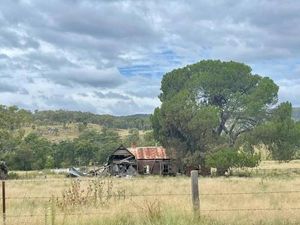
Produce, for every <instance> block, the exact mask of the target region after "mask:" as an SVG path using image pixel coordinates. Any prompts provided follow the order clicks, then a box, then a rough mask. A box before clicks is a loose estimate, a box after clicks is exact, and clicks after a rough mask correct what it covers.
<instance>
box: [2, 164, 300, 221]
mask: <svg viewBox="0 0 300 225" xmlns="http://www.w3.org/2000/svg"><path fill="white" fill-rule="evenodd" d="M296 164H298V162H297V161H295V162H292V163H291V164H287V165H284V164H277V163H271V162H264V163H263V164H262V165H261V167H267V168H274V167H275V168H277V166H279V167H284V168H288V167H289V166H290V165H292V166H295V165H296ZM106 179H107V178H106ZM72 181H73V179H66V178H49V177H48V178H47V179H45V178H44V179H42V178H40V179H35V180H26V181H25V180H24V181H22V180H9V181H7V184H6V186H7V197H8V199H7V216H8V218H7V220H8V222H9V223H8V224H10V223H13V224H15V223H20V222H22V223H24V221H26V222H28V223H30V224H51V221H52V220H53V219H54V222H55V224H78V225H79V224H188V223H189V224H298V221H300V213H299V212H300V201H299V197H300V192H298V193H297V192H295V193H293V192H290V193H288V192H287V191H300V176H297V175H293V176H288V177H284V176H280V177H274V176H269V177H268V176H265V177H250V178H238V177H229V178H202V177H201V178H199V183H200V193H201V194H203V195H202V196H201V197H200V199H201V210H202V211H201V218H202V220H201V221H198V220H196V221H195V219H194V217H193V215H192V207H191V196H190V195H189V194H190V189H191V188H190V178H188V177H137V178H130V179H129V178H128V179H127V178H111V179H109V180H103V179H101V180H98V181H97V179H96V180H95V179H91V178H82V179H80V181H79V182H80V188H79V189H78V190H76V192H80V191H83V193H86V192H87V191H88V187H89V186H90V184H91V182H104V183H102V185H104V186H102V189H103V191H104V192H107V189H108V188H109V189H111V190H112V191H111V195H112V196H117V193H118V192H119V191H121V190H122V191H123V190H125V192H124V193H123V192H122V197H121V198H120V196H119V197H118V198H117V197H111V198H110V199H109V200H108V201H107V202H106V203H107V204H94V202H95V201H94V200H95V198H94V197H93V196H94V194H93V192H92V191H91V192H90V196H89V198H91V199H90V200H89V201H91V202H90V204H88V203H85V204H77V205H74V207H73V206H71V207H68V209H67V210H65V209H62V208H61V207H59V206H58V205H57V204H54V205H53V203H51V196H54V199H56V198H57V197H59V199H60V197H62V194H63V192H64V191H67V190H70V187H72ZM108 181H109V182H108ZM110 183H111V184H110ZM109 184H110V185H112V186H111V187H108V186H107V187H105V185H109ZM282 191H286V193H267V192H282ZM262 192H266V193H262ZM221 193H223V194H221ZM226 193H235V194H226ZM237 193H248V194H237ZM207 194H208V195H207ZM215 194H216V195H215ZM220 194H221V195H220ZM83 195H84V194H82V196H83ZM30 196H31V197H47V196H48V198H33V199H31V198H29V197H30ZM103 196H105V195H103ZM292 208H293V209H292ZM237 209H242V210H241V211H238V210H237ZM264 209H266V210H264ZM267 209H268V210H267ZM271 209H281V210H271ZM210 210H211V211H210ZM214 210H224V211H214ZM231 210H234V211H231ZM52 214H55V217H52V216H51V215H52ZM69 214H71V215H69ZM78 214H80V215H78ZM24 215H27V216H28V217H18V216H24ZM31 215H32V216H31ZM9 216H16V217H9ZM35 216H36V217H35ZM100 221H102V222H100ZM104 221H105V223H104ZM184 221H185V222H187V223H184ZM188 221H189V222H188ZM52 222H53V221H52Z"/></svg>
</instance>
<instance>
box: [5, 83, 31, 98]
mask: <svg viewBox="0 0 300 225" xmlns="http://www.w3.org/2000/svg"><path fill="white" fill-rule="evenodd" d="M0 92H8V93H17V94H22V95H28V94H29V92H28V91H27V90H26V89H25V88H20V87H17V86H13V85H10V84H6V83H2V82H0Z"/></svg>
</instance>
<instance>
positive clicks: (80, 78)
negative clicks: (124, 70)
mask: <svg viewBox="0 0 300 225" xmlns="http://www.w3.org/2000/svg"><path fill="white" fill-rule="evenodd" d="M43 77H44V78H46V79H49V80H51V81H54V82H56V83H58V84H62V85H66V86H74V85H75V86H76V85H81V86H91V87H98V88H99V87H101V88H112V87H117V86H119V85H120V84H122V83H124V82H125V80H124V78H123V77H122V76H121V75H120V74H119V72H118V70H117V69H115V68H108V69H102V70H96V69H85V68H79V69H67V70H62V71H53V72H48V73H45V74H43Z"/></svg>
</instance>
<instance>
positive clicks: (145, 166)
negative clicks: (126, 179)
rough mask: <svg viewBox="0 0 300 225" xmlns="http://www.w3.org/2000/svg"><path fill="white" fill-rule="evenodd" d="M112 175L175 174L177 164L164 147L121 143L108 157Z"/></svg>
mask: <svg viewBox="0 0 300 225" xmlns="http://www.w3.org/2000/svg"><path fill="white" fill-rule="evenodd" d="M107 163H108V166H109V173H110V174H111V175H120V176H123V175H135V174H152V175H175V174H176V171H175V164H174V163H173V160H172V159H171V158H170V157H169V156H168V155H167V151H166V149H165V148H163V147H131V148H125V147H124V146H123V145H121V146H120V147H119V148H117V149H116V150H115V151H114V152H113V153H112V154H111V155H110V156H109V158H108V162H107Z"/></svg>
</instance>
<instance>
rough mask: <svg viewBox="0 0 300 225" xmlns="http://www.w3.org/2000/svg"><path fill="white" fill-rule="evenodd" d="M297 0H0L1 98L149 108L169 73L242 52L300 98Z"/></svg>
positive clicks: (100, 108) (38, 104)
mask: <svg viewBox="0 0 300 225" xmlns="http://www.w3.org/2000/svg"><path fill="white" fill-rule="evenodd" d="M299 12H300V2H298V1H293V0H290V1H288V0H286V1H281V0H277V1H276V0H274V1H271V0H269V1H264V0H241V1H236V0H232V1H230V0H224V1H222V0H219V1H211V0H201V1H200V0H194V1H188V0H186V1H184V0H178V1H176V0H170V1H155V0H153V1H151V0H149V1H141V0H140V1H139V0H135V1H117V0H115V1H113V0H110V1H108V0H107V1H104V0H103V1H100V0H98V1H96V0H50V1H45V0H1V4H0V104H6V105H18V106H19V107H22V108H26V109H31V110H34V109H38V110H44V109H68V110H80V111H89V112H94V113H100V114H103V113H109V114H114V115H126V114H136V113H151V112H152V111H153V109H154V108H155V107H156V106H158V105H159V104H160V102H159V100H158V98H157V95H158V94H159V92H160V81H161V78H162V76H163V74H164V73H165V72H168V71H170V70H172V69H174V68H177V67H181V66H184V65H186V64H190V63H195V62H197V61H199V60H202V59H221V60H235V61H240V62H244V63H246V64H249V65H250V66H251V67H252V68H253V71H254V72H255V73H258V74H261V75H264V76H270V77H271V78H272V79H274V80H275V82H276V83H277V84H278V85H279V86H280V93H279V95H280V101H286V100H288V101H291V102H292V103H293V104H294V105H295V106H300V39H299V38H300V13H299Z"/></svg>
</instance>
